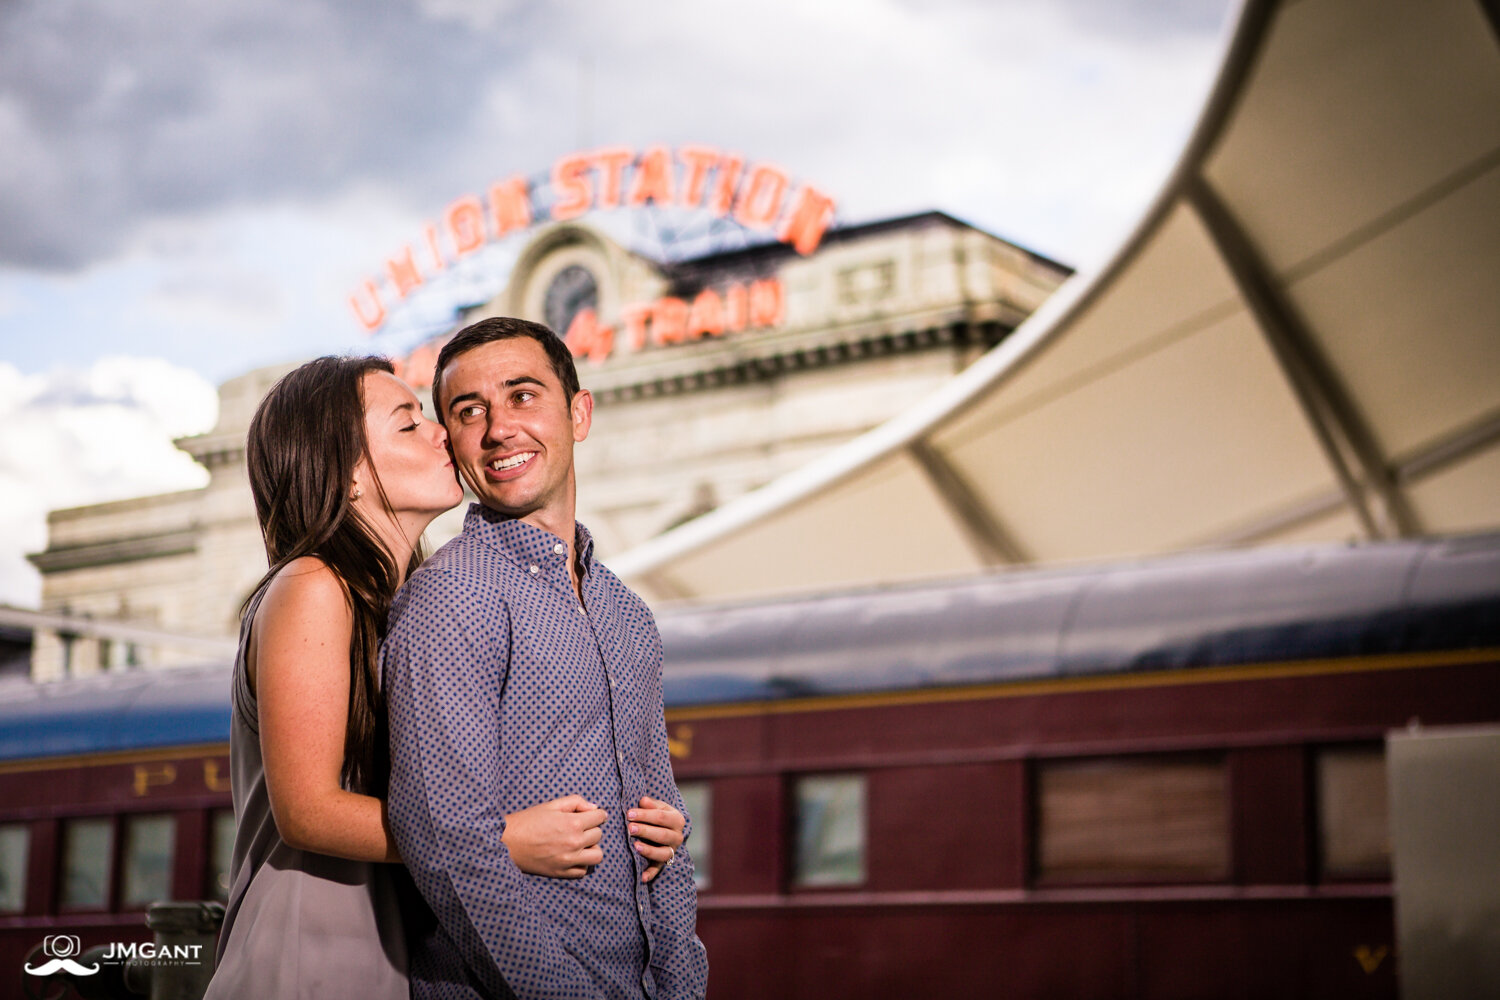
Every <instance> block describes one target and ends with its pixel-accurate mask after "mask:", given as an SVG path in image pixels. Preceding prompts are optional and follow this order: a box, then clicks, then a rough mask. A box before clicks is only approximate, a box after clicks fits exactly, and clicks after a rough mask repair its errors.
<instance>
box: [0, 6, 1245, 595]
mask: <svg viewBox="0 0 1500 1000" xmlns="http://www.w3.org/2000/svg"><path fill="white" fill-rule="evenodd" d="M1234 11H1235V5H1234V4H1232V3H1231V2H1230V0H923V2H918V0H825V2H819V3H804V2H801V0H760V2H758V3H756V4H753V5H744V4H740V3H729V2H725V0H634V2H632V3H629V4H623V3H603V2H598V0H563V2H548V3H539V2H523V0H494V2H482V0H404V2H403V0H392V2H368V0H360V2H353V0H255V2H249V0H215V2H214V3H207V4H192V3H184V2H178V3H170V2H163V0H136V2H133V3H130V4H97V3H83V2H79V0H6V2H4V3H0V603H10V604H15V605H18V606H22V607H35V606H37V604H38V601H39V599H40V579H39V577H38V575H37V573H36V572H35V570H34V569H32V567H31V566H30V564H29V563H27V561H26V560H25V554H26V553H28V552H36V551H40V550H41V549H43V548H45V547H46V544H47V532H46V512H47V511H48V510H51V509H56V508H61V507H70V506H77V505H81V504H88V503H96V502H101V501H107V500H116V499H123V498H126V497H132V496H142V495H149V494H153V493H159V492H165V491H169V490H178V489H190V488H193V487H196V486H201V485H203V484H204V483H206V482H207V473H206V472H204V471H203V470H202V469H201V468H200V467H198V466H197V465H196V464H195V463H194V462H193V461H192V460H191V459H190V458H188V456H187V455H186V454H185V453H183V452H181V451H179V450H178V449H176V448H175V447H174V445H173V444H172V441H173V439H174V438H176V437H181V436H184V435H189V434H195V433H202V432H204V431H207V430H209V429H210V428H211V427H212V426H213V423H214V420H215V417H216V412H217V397H216V393H215V387H216V386H217V385H218V384H219V383H220V382H222V381H224V380H226V379H228V378H231V377H233V376H235V375H239V374H243V373H244V372H246V371H249V370H250V369H252V368H254V367H257V366H260V365H263V364H270V363H275V362H280V361H286V360H295V359H300V358H306V357H312V356H315V355H317V354H324V353H330V352H334V353H337V352H345V351H354V352H359V353H368V352H370V351H372V350H393V349H399V348H400V347H401V346H403V345H400V344H396V343H393V342H392V340H391V337H392V336H395V335H393V334H390V333H387V334H385V338H384V339H383V340H380V339H377V340H376V341H372V340H371V339H370V338H369V337H368V336H367V335H366V334H365V333H364V331H363V329H362V327H361V326H360V324H359V323H358V322H357V321H356V319H355V317H354V313H353V311H352V310H351V309H350V307H349V303H348V299H349V296H350V294H351V293H352V292H353V291H355V289H356V288H357V287H358V286H359V284H360V283H361V282H362V281H363V280H364V279H365V278H366V277H369V276H373V275H375V274H376V273H377V272H378V271H379V269H380V268H381V266H382V263H383V261H384V259H385V258H386V257H387V256H389V255H390V254H391V253H393V252H395V251H396V250H397V249H398V248H399V247H400V246H401V245H402V244H405V243H409V242H415V241H416V240H417V239H418V238H419V237H420V234H421V230H422V227H423V225H424V224H425V223H426V222H427V221H429V220H433V219H436V218H438V217H439V216H440V214H441V213H442V211H443V209H444V208H445V207H446V206H447V205H448V204H449V203H450V202H452V201H453V200H454V199H455V198H457V197H459V196H461V195H465V194H468V193H470V192H475V193H480V192H483V191H484V190H486V189H487V188H488V186H489V184H490V183H492V182H494V181H496V180H500V179H501V178H504V177H509V176H512V175H516V174H522V175H526V176H537V175H540V174H543V173H545V171H546V170H547V169H548V167H549V165H550V164H551V163H552V161H553V160H554V159H555V158H557V157H558V156H559V155H562V154H565V153H569V152H573V151H577V150H588V149H594V148H599V147H603V146H614V145H622V146H630V147H633V148H636V149H640V148H644V147H645V146H648V145H653V144H665V145H668V146H674V147H675V146H678V145H682V144H687V143H699V144H704V145H709V146H713V147H716V148H720V149H725V150H734V151H738V152H741V153H743V154H744V155H745V157H746V158H747V160H749V161H750V162H761V161H773V162H775V163H777V164H779V165H781V166H782V167H784V168H785V169H786V170H787V171H788V172H789V173H790V174H791V175H792V176H793V177H794V178H796V179H797V180H799V181H804V182H806V183H808V184H812V185H815V186H816V187H818V188H819V189H820V190H822V191H824V192H826V193H828V194H830V195H831V196H832V197H833V198H834V199H835V200H836V202H837V206H838V208H837V218H838V221H839V222H840V223H858V222H865V221H870V220H874V219H880V218H886V217H890V216H894V215H901V214H905V213H909V212H918V211H925V210H928V209H940V210H943V211H946V212H949V213H951V214H953V215H956V216H958V217H959V218H961V219H964V220H965V221H967V222H970V223H972V224H974V225H977V226H979V227H980V228H982V229H985V230H987V231H989V232H992V233H995V234H996V235H999V236H1002V237H1004V238H1006V239H1009V240H1012V241H1014V242H1016V243H1019V244H1021V245H1022V246H1025V247H1027V248H1029V249H1032V250H1035V251H1038V252H1040V253H1043V254H1045V255H1047V256H1050V257H1053V258H1055V259H1057V260H1061V261H1063V262H1064V263H1067V264H1070V265H1073V266H1075V267H1078V268H1080V269H1081V270H1084V271H1087V270H1088V269H1089V268H1090V267H1091V266H1097V265H1098V264H1101V263H1102V262H1103V260H1104V259H1105V258H1106V257H1107V255H1108V254H1109V252H1110V251H1111V250H1113V249H1114V247H1115V246H1116V245H1117V244H1118V243H1119V241H1120V240H1121V239H1122V238H1123V237H1124V235H1125V234H1126V233H1127V232H1128V230H1129V228H1130V227H1131V225H1132V224H1133V223H1134V222H1135V220H1136V219H1137V218H1138V217H1139V215H1140V213H1141V212H1142V211H1143V210H1144V208H1145V207H1146V205H1147V204H1148V203H1149V201H1150V199H1151V197H1152V196H1153V195H1154V194H1155V192H1156V190H1157V189H1158V187H1159V186H1160V185H1161V183H1162V182H1163V181H1164V179H1165V178H1166V175H1167V173H1168V171H1169V170H1170V168H1171V166H1172V164H1173V162H1174V160H1175V158H1176V155H1177V153H1178V152H1179V151H1180V149H1181V147H1182V145H1183V142H1184V141H1185V140H1186V138H1187V136H1188V134H1189V132H1190V130H1191V128H1192V125H1193V123H1194V121H1195V119H1196V117H1197V114H1198V112H1199V110H1200V108H1201V105H1202V103H1203V100H1204V98H1205V96H1206V94H1207V90H1208V87H1209V85H1210V84H1211V82H1212V78H1213V73H1214V71H1215V69H1216V68H1217V65H1218V61H1219V59H1220V57H1221V55H1222V52H1223V49H1224V46H1225V45H1226V43H1227V33H1228V30H1229V28H1230V27H1231V25H1230V19H1231V18H1232V16H1233V14H1234ZM597 221H600V222H601V223H602V224H605V225H610V224H614V225H618V224H619V220H618V219H615V220H608V219H604V220H597ZM495 277H496V287H497V288H498V287H499V284H500V282H501V281H502V280H503V274H499V275H496V276H495ZM398 319H399V317H398ZM392 328H394V329H397V330H399V329H400V328H401V324H400V323H399V322H396V323H393V324H392Z"/></svg>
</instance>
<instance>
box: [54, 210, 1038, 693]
mask: <svg viewBox="0 0 1500 1000" xmlns="http://www.w3.org/2000/svg"><path fill="white" fill-rule="evenodd" d="M1067 274H1068V271H1067V269H1066V268H1064V267H1062V266H1061V265H1058V264H1056V263H1054V262H1052V261H1048V260H1046V259H1044V258H1041V257H1038V256H1036V255H1034V254H1031V253H1029V252H1027V251H1025V250H1022V249H1020V248H1018V247H1015V246H1014V245H1012V244H1009V243H1006V242H1005V241H1003V240H1000V239H998V238H996V237H994V236H991V235H989V234H987V233H984V232H981V231H979V230H977V229H974V228H972V227H970V226H967V225H965V224H963V223H961V222H959V221H957V220H955V219H952V218H950V217H948V216H945V215H942V214H939V213H928V214H924V215H918V216H912V217H909V218H903V219H894V220H889V221H885V222H879V223H873V224H870V225H865V226H858V227H850V228H845V229H840V230H834V231H832V232H830V233H829V234H828V236H827V238H826V239H825V241H824V245H823V246H822V247H821V248H820V249H819V250H818V251H817V252H816V253H814V254H811V255H809V256H806V257H801V256H798V255H797V254H796V253H795V252H794V251H792V250H791V249H789V248H788V247H785V246H784V245H781V244H773V245H768V246H762V247H754V248H750V249H745V250H737V251H732V252H729V253H723V254H716V255H713V256H709V257H701V258H698V259H695V260H690V261H684V262H679V263H676V264H659V263H657V262H654V261H650V260H647V259H646V258H643V257H641V256H638V255H636V254H632V253H630V252H629V251H627V250H625V249H624V248H622V247H620V246H619V245H617V244H615V243H614V242H612V241H611V240H609V239H608V238H607V237H605V236H604V235H602V234H601V233H599V232H597V231H596V230H594V229H592V228H590V227H587V226H583V225H578V224H565V225H559V226H551V227H546V228H544V229H542V230H541V231H539V232H537V233H536V234H535V235H534V237H533V238H532V240H531V242H530V244H529V245H528V247H527V248H526V249H525V250H524V251H523V252H522V254H521V256H520V258H519V259H518V261H517V263H516V265H515V267H514V268H513V270H512V273H511V275H510V279H509V282H508V285H507V287H506V288H505V290H504V291H503V292H502V293H501V294H500V295H499V296H497V297H496V299H495V300H493V301H492V302H488V303H484V304H481V305H479V306H476V307H475V308H474V309H471V310H469V311H468V312H467V314H466V315H464V316H463V318H462V320H461V324H460V325H463V324H467V323H469V322H472V321H474V320H476V319H479V318H482V317H484V316H489V315H520V316H525V317H526V318H529V319H536V320H543V321H545V320H546V319H547V318H548V316H549V312H550V314H551V317H552V319H553V321H554V323H556V324H558V325H567V326H569V327H571V328H572V329H574V330H575V331H576V330H577V329H578V326H577V324H576V322H565V321H567V320H569V319H572V320H576V313H577V311H578V308H572V307H587V308H591V309H592V310H593V311H594V316H595V317H596V318H597V322H598V325H599V326H600V327H608V328H610V329H612V331H613V337H614V340H613V344H614V348H613V350H611V351H610V353H609V355H608V357H607V358H605V359H603V360H602V361H596V360H591V359H590V358H587V357H580V358H579V376H580V380H581V381H582V383H583V385H584V387H585V388H588V389H590V390H591V391H592V392H593V393H594V395H595V397H596V400H597V406H596V410H595V417H594V426H593V430H592V432H591V433H590V435H589V438H588V440H587V441H586V442H584V443H583V444H581V445H580V446H579V447H578V449H577V451H576V456H577V463H578V481H579V519H580V520H582V521H584V523H586V524H588V525H589V526H590V528H591V529H592V530H593V531H594V533H595V535H596V537H597V539H598V544H599V546H600V550H601V552H602V553H603V554H604V555H605V557H606V558H607V557H608V556H609V555H610V554H613V553H619V552H621V551H624V550H625V549H627V548H629V547H631V546H633V545H636V544H638V543H640V542H642V541H644V540H646V539H648V538H650V537H652V536H654V535H656V534H658V533H660V532H661V531H663V530H666V529H667V528H670V527H673V526H674V525H676V524H679V523H681V522H683V521H685V520H687V519H689V518H692V517H694V516H696V515H699V514H702V513H704V512H706V511H708V510H711V509H713V508H714V507H716V506H718V505H719V504H722V503H724V502H725V501H727V500H730V499H732V498H734V497H735V496H738V495H740V494H742V493H745V492H747V491H750V490H753V489H755V488H757V487H759V486H762V485H764V484H766V483H768V482H770V481H771V480H772V479H775V478H776V477H777V476H780V475H782V474H784V473H786V472H789V471H791V470H792V469H794V468H797V467H798V466H800V465H802V464H804V463H806V462H807V461H809V460H811V459H813V458H815V457H817V456H818V455H821V454H823V453H825V452H827V451H828V450H829V449H831V448H833V447H835V446H837V445H840V444H842V443H844V442H846V441H848V440H850V439H851V438H853V437H855V436H857V435H859V434H861V433H863V432H865V431H867V430H870V429H871V428H873V427H875V426H877V425H879V424H881V423H883V422H884V421H885V420H887V419H889V418H890V417H892V416H894V415H896V414H897V413H900V412H901V411H902V410H904V409H905V408H907V407H908V406H910V405H912V404H913V403H915V402H917V401H919V400H921V399H922V398H924V397H925V396H926V395H928V394H930V393H931V392H933V391H935V390H936V389H937V388H938V387H939V386H941V385H942V384H943V383H944V382H946V381H947V380H948V379H949V378H951V377H952V376H953V375H954V374H955V373H956V372H958V371H960V370H962V369H963V368H964V367H965V366H967V365H968V364H969V363H970V362H971V361H972V360H973V359H974V358H976V357H977V356H978V355H979V354H980V353H982V352H983V351H984V350H986V349H987V348H988V347H990V346H992V345H993V344H995V343H997V342H998V341H999V340H1000V339H1002V338H1003V337H1004V336H1005V335H1006V334H1008V333H1009V332H1010V330H1011V329H1013V328H1014V327H1015V326H1016V325H1017V324H1018V323H1019V322H1020V321H1021V320H1022V319H1024V318H1025V316H1026V315H1028V314H1029V313H1030V312H1031V311H1032V310H1034V309H1035V308H1036V307H1037V306H1038V305H1039V304H1040V303H1041V302H1042V300H1043V299H1045V298H1046V296H1047V295H1048V294H1050V293H1051V291H1052V290H1053V289H1054V288H1055V287H1056V286H1057V285H1058V284H1059V283H1060V282H1061V281H1062V280H1063V279H1064V278H1065V277H1066V276H1067ZM757 282H760V283H768V282H774V283H776V286H775V287H776V290H777V295H778V296H779V298H778V299H777V300H776V306H777V308H776V310H775V313H776V316H775V318H776V322H775V323H771V324H762V325H760V326H758V327H754V326H747V328H745V329H743V330H740V331H737V332H736V331H733V330H732V329H726V330H725V331H724V332H723V333H720V334H712V333H709V334H702V333H700V334H699V335H696V336H694V335H689V336H686V337H680V338H669V339H668V342H665V343H659V342H657V331H658V329H665V328H666V327H665V325H664V322H665V321H664V319H663V317H664V316H665V310H667V309H668V308H669V307H671V306H672V304H673V303H690V302H695V301H697V299H696V297H698V296H701V295H702V294H703V293H704V290H705V289H707V290H714V289H733V288H736V287H739V288H748V287H750V286H751V285H753V284H755V283H757ZM768 287H769V286H768ZM734 294H736V293H734V292H733V291H728V292H726V293H725V299H726V301H732V296H733V295H734ZM710 297H711V298H713V297H714V296H710ZM638 304H639V305H638ZM653 309H655V310H656V312H653V311H652V310H653ZM560 310H561V311H560ZM762 312H763V313H764V312H765V310H762ZM695 315H696V314H695ZM632 316H633V317H634V320H632V319H631V317H632ZM559 317H561V320H562V321H560V319H559ZM679 318H680V317H679ZM631 322H635V323H636V324H637V327H636V329H635V330H634V332H633V333H632V331H631V329H630V324H631ZM642 331H647V332H646V333H645V335H643V332H642ZM442 339H443V338H439V339H438V341H436V342H434V343H431V344H428V345H424V346H423V347H422V348H420V349H419V350H418V351H416V352H414V354H413V355H412V356H410V357H408V358H407V359H405V364H404V365H403V367H402V371H403V374H404V375H405V376H406V377H407V378H408V380H409V381H412V382H413V384H415V385H418V386H422V385H425V384H426V382H428V381H430V378H431V365H432V360H433V358H434V356H435V353H436V349H437V346H438V345H439V344H440V342H441V340H442ZM633 340H634V341H638V343H633V342H632V341H633ZM575 349H576V348H575ZM291 367H292V365H280V366H274V367H270V368H264V369H259V370H257V371H253V372H250V373H249V374H246V375H243V376H240V377H238V378H235V379H232V380H230V381H228V382H226V383H225V384H224V385H223V386H222V387H221V389H220V414H219V421H218V425H217V426H216V427H215V428H214V430H213V431H212V432H210V433H208V434H206V435H202V436H199V437H194V438H187V439H184V440H182V441H179V442H178V445H179V447H181V448H183V449H184V450H186V451H187V452H189V453H190V454H192V455H193V457H194V458H195V459H197V460H198V461H199V462H200V463H201V464H203V465H204V467H205V468H207V469H208V470H209V472H210V476H211V479H210V483H209V485H208V486H206V487H204V488H203V489H201V490H191V491H186V492H182V493H172V494H166V495H163V496H156V497H144V498H140V499H135V500H124V501H119V502H116V503H108V504H97V505H93V506H89V507H79V508H74V509H71V510H60V511H54V512H53V513H52V514H51V515H49V517H48V525H49V532H50V534H49V542H48V547H47V549H46V551H44V552H41V553H38V554H36V555H35V556H33V557H32V559H33V561H34V562H35V564H36V565H37V566H38V568H39V569H40V570H41V571H42V575H43V610H44V611H48V612H61V613H68V614H73V615H87V616H89V617H90V618H92V619H95V620H111V621H118V622H129V623H136V624H143V625H150V626H152V627H155V628H158V629H161V630H164V631H175V632H180V633H183V634H188V635H195V636H227V635H233V634H234V632H235V629H236V627H237V621H238V612H239V606H240V603H241V602H242V601H243V600H244V598H245V596H246V595H247V593H248V592H249V590H250V589H251V588H252V587H253V586H254V584H255V582H256V581H257V580H258V579H259V578H260V576H261V574H262V573H263V572H264V571H265V555H264V550H263V547H262V544H261V539H260V533H259V529H258V527H257V525H256V522H255V516H254V510H253V506H252V504H251V500H250V490H249V484H248V481H247V478H246V472H245V461H244V436H245V430H246V428H247V427H248V425H249V421H250V417H251V415H252V414H253V413H254V410H255V407H256V405H257V404H258V402H259V401H260V399H261V397H262V396H263V395H264V394H265V392H266V390H267V389H269V388H270V386H271V385H272V384H273V383H274V381H275V380H276V379H277V378H279V377H280V376H281V375H282V374H283V373H285V372H286V371H287V370H289V369H290V368H291ZM424 402H425V401H424ZM429 412H430V408H429ZM461 522H462V507H460V508H459V509H458V510H456V511H454V512H452V513H450V514H448V515H445V516H444V517H443V518H440V519H439V521H438V522H436V523H435V524H434V526H433V529H432V530H431V531H430V532H429V541H430V542H431V543H432V544H439V543H441V541H443V540H445V539H446V538H447V537H450V536H451V535H452V533H453V532H455V531H457V530H458V528H459V526H460V525H461ZM195 657H196V658H201V654H192V653H184V652H181V651H176V650H173V649H171V648H169V647H168V646H165V645H162V646H156V647H152V648H145V649H142V648H138V647H136V646H134V645H129V646H126V645H122V644H119V643H110V642H109V641H108V640H101V639H82V638H66V639H65V638H63V637H60V635H59V634H58V633H56V632H47V631H38V633H37V635H36V640H35V648H34V653H33V669H32V674H33V678H34V679H36V680H49V679H54V678H57V677H61V676H64V675H66V674H68V673H74V674H81V673H88V672H92V671H97V670H100V669H110V668H119V667H123V666H127V665H130V664H136V663H139V664H143V665H147V666H150V665H172V664H174V663H181V662H190V661H192V660H193V659H194V658H195Z"/></svg>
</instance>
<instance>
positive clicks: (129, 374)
mask: <svg viewBox="0 0 1500 1000" xmlns="http://www.w3.org/2000/svg"><path fill="white" fill-rule="evenodd" d="M217 414H218V394H217V393H216V391H215V389H214V387H213V386H212V385H211V384H209V383H208V382H207V381H205V380H204V379H203V378H202V377H201V376H199V375H197V374H196V373H194V372H191V371H189V370H187V369H184V368H179V367H177V366H175V365H171V364H168V363H167V362H165V361H162V360H160V359H155V358H133V357H110V358H102V359H100V360H99V361H97V362H95V363H94V364H93V365H91V366H90V367H89V368H87V369H56V370H54V371H51V372H48V373H46V374H40V375H38V374H31V375H28V374H22V373H21V371H20V370H19V369H17V368H16V367H15V366H14V365H11V364H9V363H7V362H0V602H5V603H10V604H19V605H23V606H35V605H36V604H37V602H38V600H39V597H40V593H41V587H40V576H39V575H38V574H37V573H36V571H35V570H34V569H33V568H32V567H31V565H30V564H29V563H28V562H27V561H26V559H25V555H26V553H28V552H37V551H40V550H41V549H43V548H44V547H45V546H46V544H47V512H48V511H49V510H54V509H58V508H63V507H75V506H80V505H82V504H89V503H99V502H103V501H107V500H120V499H125V498H127V497H135V496H148V495H151V494H155V493H162V492H167V491H171V490H181V489H191V488H193V487H197V486H203V485H205V484H206V483H207V482H208V473H207V472H206V471H205V470H204V469H203V468H202V467H201V466H199V465H197V463H195V462H194V461H193V460H192V458H190V457H189V456H188V455H187V454H186V453H184V452H182V451H179V450H177V448H175V447H174V446H173V445H172V439H173V438H176V437H182V436H184V435H188V434H198V433H202V432H204V431H207V430H209V429H211V428H212V426H213V424H214V421H215V419H216V418H217Z"/></svg>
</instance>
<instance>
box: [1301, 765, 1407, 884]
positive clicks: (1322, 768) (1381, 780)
mask: <svg viewBox="0 0 1500 1000" xmlns="http://www.w3.org/2000/svg"><path fill="white" fill-rule="evenodd" d="M1315 759H1316V761H1317V764H1316V772H1317V778H1316V781H1317V789H1318V856H1319V858H1320V859H1321V860H1322V870H1323V877H1324V878H1332V879H1385V878H1389V877H1390V874H1391V828H1390V815H1389V806H1388V803H1387V801H1386V784H1385V749H1384V747H1381V746H1372V747H1330V748H1327V749H1324V750H1321V751H1319V752H1318V754H1317V756H1316V758H1315Z"/></svg>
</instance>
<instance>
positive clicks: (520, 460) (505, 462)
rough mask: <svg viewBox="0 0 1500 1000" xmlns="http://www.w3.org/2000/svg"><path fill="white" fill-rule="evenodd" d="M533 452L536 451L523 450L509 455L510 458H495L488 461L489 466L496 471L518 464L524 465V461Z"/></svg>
mask: <svg viewBox="0 0 1500 1000" xmlns="http://www.w3.org/2000/svg"><path fill="white" fill-rule="evenodd" d="M535 454H536V452H534V451H523V452H522V453H521V454H519V455H512V456H510V458H497V459H495V461H493V462H491V463H490V468H492V469H494V470H495V471H496V472H504V471H505V470H506V469H514V468H515V467H516V466H518V465H525V464H526V462H527V461H528V460H529V459H530V458H531V456H532V455H535Z"/></svg>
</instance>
